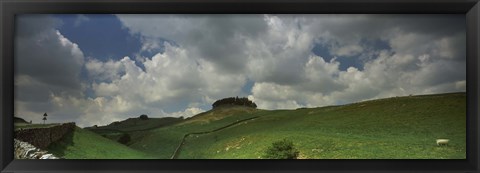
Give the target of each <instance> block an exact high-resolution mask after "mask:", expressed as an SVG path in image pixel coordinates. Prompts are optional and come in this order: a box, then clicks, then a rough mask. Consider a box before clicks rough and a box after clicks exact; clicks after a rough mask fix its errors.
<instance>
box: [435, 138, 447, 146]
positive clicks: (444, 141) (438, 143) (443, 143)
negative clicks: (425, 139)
mask: <svg viewBox="0 0 480 173" xmlns="http://www.w3.org/2000/svg"><path fill="white" fill-rule="evenodd" d="M448 141H449V140H448V139H437V145H448Z"/></svg>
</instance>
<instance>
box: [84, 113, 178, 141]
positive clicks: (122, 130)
mask: <svg viewBox="0 0 480 173" xmlns="http://www.w3.org/2000/svg"><path fill="white" fill-rule="evenodd" d="M182 120H183V118H181V117H180V118H174V117H165V118H148V119H141V118H128V119H126V120H124V121H117V122H113V123H111V124H109V125H106V126H98V127H87V128H85V129H87V130H90V131H92V132H95V133H97V134H100V135H102V136H103V137H106V138H109V139H111V140H114V141H117V140H118V139H119V138H120V137H121V136H122V135H124V134H128V135H130V137H131V140H132V141H134V140H137V139H139V138H143V137H144V136H145V135H144V134H145V133H144V132H145V131H148V130H152V129H156V128H160V127H164V126H168V125H172V124H175V123H178V122H181V121H182Z"/></svg>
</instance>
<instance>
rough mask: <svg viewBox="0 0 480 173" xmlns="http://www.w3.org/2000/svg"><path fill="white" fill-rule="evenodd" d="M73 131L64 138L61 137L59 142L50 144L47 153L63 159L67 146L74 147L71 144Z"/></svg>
mask: <svg viewBox="0 0 480 173" xmlns="http://www.w3.org/2000/svg"><path fill="white" fill-rule="evenodd" d="M74 132H75V130H72V131H71V132H69V133H67V134H65V136H63V137H62V139H60V140H59V141H57V142H55V143H52V144H50V145H49V146H48V151H49V152H50V153H52V154H54V155H55V156H57V157H62V158H63V157H64V156H65V151H66V150H67V148H68V147H69V146H73V145H75V144H74V143H73V133H74Z"/></svg>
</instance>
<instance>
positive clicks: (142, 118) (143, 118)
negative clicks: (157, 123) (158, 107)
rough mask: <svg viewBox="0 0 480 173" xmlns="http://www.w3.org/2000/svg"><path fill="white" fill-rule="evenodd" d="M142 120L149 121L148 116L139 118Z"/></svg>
mask: <svg viewBox="0 0 480 173" xmlns="http://www.w3.org/2000/svg"><path fill="white" fill-rule="evenodd" d="M139 118H140V119H141V120H148V116H147V115H145V114H142V115H140V117H139Z"/></svg>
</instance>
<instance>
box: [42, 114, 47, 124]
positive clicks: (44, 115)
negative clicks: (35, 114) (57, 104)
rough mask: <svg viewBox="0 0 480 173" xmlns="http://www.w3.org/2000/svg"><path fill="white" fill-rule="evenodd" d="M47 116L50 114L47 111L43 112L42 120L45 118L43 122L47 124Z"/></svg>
mask: <svg viewBox="0 0 480 173" xmlns="http://www.w3.org/2000/svg"><path fill="white" fill-rule="evenodd" d="M47 116H48V115H47V113H46V112H45V113H44V114H43V119H42V120H43V124H45V121H47Z"/></svg>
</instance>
